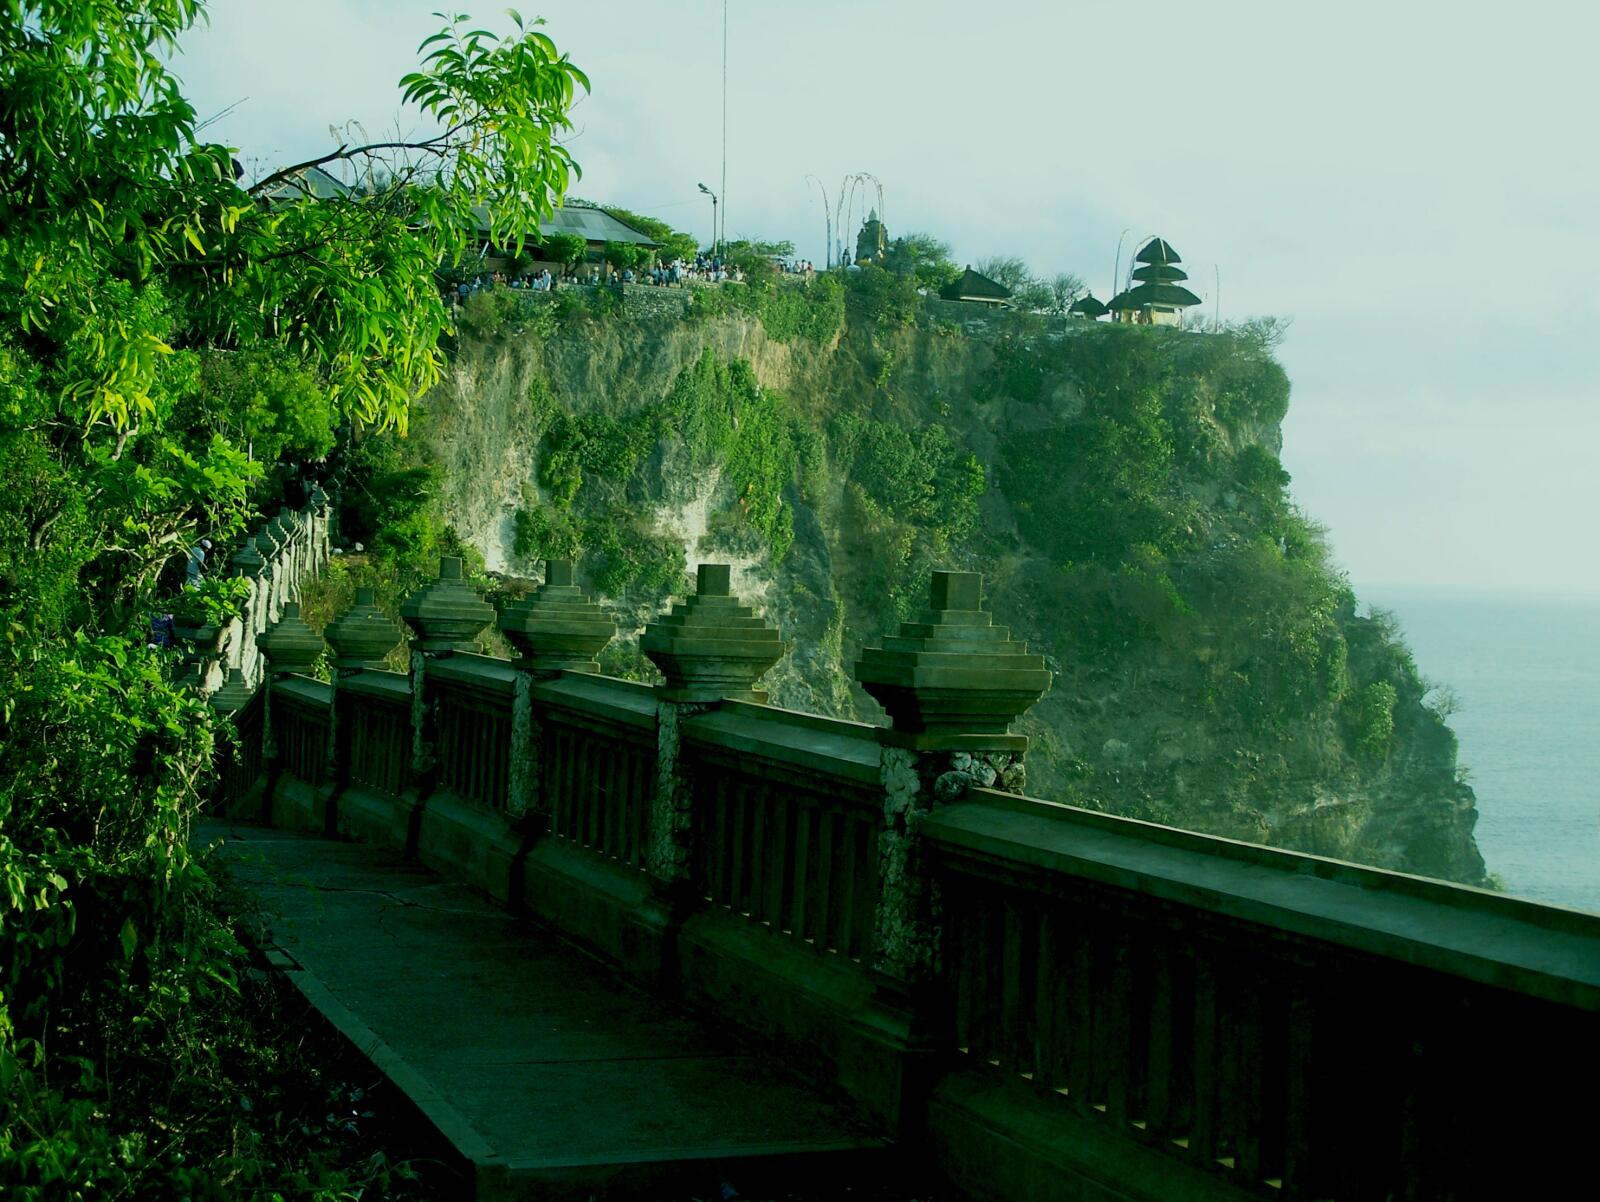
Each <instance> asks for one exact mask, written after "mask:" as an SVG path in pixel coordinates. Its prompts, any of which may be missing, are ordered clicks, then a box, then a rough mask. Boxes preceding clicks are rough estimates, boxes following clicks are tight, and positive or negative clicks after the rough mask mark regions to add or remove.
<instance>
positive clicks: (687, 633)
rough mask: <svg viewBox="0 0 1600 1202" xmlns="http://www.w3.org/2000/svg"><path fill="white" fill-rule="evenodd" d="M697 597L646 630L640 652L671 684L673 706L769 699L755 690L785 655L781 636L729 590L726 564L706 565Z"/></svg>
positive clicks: (666, 691)
mask: <svg viewBox="0 0 1600 1202" xmlns="http://www.w3.org/2000/svg"><path fill="white" fill-rule="evenodd" d="M697 576H698V579H697V588H696V591H695V595H694V596H693V597H690V598H689V599H688V600H687V601H684V602H680V603H679V604H677V605H675V606H673V608H672V612H671V613H670V614H667V615H666V616H664V617H661V618H658V619H657V620H656V621H654V622H651V623H650V624H649V625H648V626H646V627H645V631H644V634H643V636H642V637H641V638H640V639H639V649H640V650H641V651H643V652H644V653H645V654H646V655H647V656H649V657H650V660H651V662H653V663H654V664H655V665H656V667H658V668H660V669H661V674H662V675H663V676H665V677H666V678H667V682H666V684H665V685H664V686H661V688H660V690H659V691H660V694H661V695H662V697H664V698H665V699H666V700H669V701H717V700H719V699H722V698H730V699H734V700H739V701H760V702H764V701H766V699H767V695H766V693H764V692H762V691H760V690H758V689H756V688H755V683H756V681H758V680H759V679H761V677H762V676H764V675H765V674H766V672H767V670H768V669H769V668H771V667H772V665H773V664H775V663H777V662H778V660H779V659H780V658H782V656H783V653H784V651H785V647H784V645H783V642H782V641H781V640H780V639H779V638H778V632H777V630H776V629H774V628H773V627H772V626H770V625H768V624H767V623H766V622H765V621H763V620H762V618H761V617H759V616H758V615H757V614H756V612H755V611H754V610H752V609H751V608H750V607H749V606H747V605H743V604H741V603H740V602H739V599H738V598H737V597H735V596H733V595H732V592H731V590H730V588H729V569H728V565H727V564H725V563H703V564H701V565H700V570H699V572H698V574H697Z"/></svg>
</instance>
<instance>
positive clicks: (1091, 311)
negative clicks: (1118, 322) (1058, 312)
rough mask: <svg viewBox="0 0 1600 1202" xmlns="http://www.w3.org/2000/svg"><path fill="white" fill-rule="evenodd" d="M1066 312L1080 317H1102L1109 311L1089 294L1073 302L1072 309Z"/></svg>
mask: <svg viewBox="0 0 1600 1202" xmlns="http://www.w3.org/2000/svg"><path fill="white" fill-rule="evenodd" d="M1067 312H1068V313H1076V314H1078V316H1080V317H1104V316H1105V315H1106V314H1107V313H1109V312H1111V310H1110V309H1108V308H1106V307H1105V306H1104V305H1102V304H1101V303H1100V302H1099V301H1097V300H1095V298H1094V293H1092V292H1090V293H1088V294H1086V295H1084V296H1081V297H1079V298H1078V299H1077V300H1075V301H1073V302H1072V307H1071V308H1070V309H1068V310H1067Z"/></svg>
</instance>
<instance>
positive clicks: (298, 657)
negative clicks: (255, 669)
mask: <svg viewBox="0 0 1600 1202" xmlns="http://www.w3.org/2000/svg"><path fill="white" fill-rule="evenodd" d="M256 646H257V647H259V648H261V654H263V655H265V656H266V657H267V663H268V664H270V665H271V667H272V670H273V671H274V672H299V673H302V674H304V673H308V672H310V671H311V666H312V665H313V664H315V663H316V662H317V656H319V655H321V654H322V638H321V636H320V635H318V634H316V633H315V632H314V631H313V630H312V629H311V627H309V626H307V625H306V624H305V622H304V621H303V620H302V619H301V617H300V603H299V602H298V601H290V602H289V603H288V604H287V605H285V606H284V607H283V616H282V617H281V618H279V619H278V620H277V621H276V622H274V623H273V625H272V628H271V629H270V630H268V631H267V632H266V633H265V634H258V635H256Z"/></svg>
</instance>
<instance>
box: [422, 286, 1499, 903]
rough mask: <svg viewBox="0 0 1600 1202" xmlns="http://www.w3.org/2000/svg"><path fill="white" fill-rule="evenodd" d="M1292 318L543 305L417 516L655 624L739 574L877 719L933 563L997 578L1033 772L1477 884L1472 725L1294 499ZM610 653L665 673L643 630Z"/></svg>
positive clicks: (699, 297) (797, 302)
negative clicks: (1191, 322) (640, 643)
mask: <svg viewBox="0 0 1600 1202" xmlns="http://www.w3.org/2000/svg"><path fill="white" fill-rule="evenodd" d="M475 301H477V302H478V303H479V304H481V305H483V306H484V307H485V310H487V306H489V305H491V304H493V303H494V302H492V301H488V300H478V298H475ZM469 308H471V306H469ZM467 321H468V318H467V317H465V316H464V319H463V327H464V328H465V326H466V324H467ZM1281 331H1282V327H1281V325H1280V324H1279V323H1275V322H1271V321H1259V322H1250V323H1245V324H1243V325H1241V326H1238V327H1236V328H1232V329H1228V330H1224V331H1221V332H1218V333H1215V334H1210V333H1205V334H1202V333H1194V332H1187V331H1181V330H1173V329H1161V328H1135V327H1126V326H1112V325H1108V324H1104V323H1092V322H1083V321H1074V320H1067V319H1050V318H1044V317H1039V316H1034V315H1029V314H1018V313H1010V314H991V315H981V314H975V313H973V312H972V311H971V310H970V309H967V308H964V307H962V306H959V305H952V304H949V303H945V302H938V301H930V300H929V299H928V298H927V297H926V296H925V295H924V293H923V290H922V288H921V286H920V283H919V281H918V280H917V278H916V276H915V275H914V273H913V274H899V273H896V272H893V271H888V270H884V269H881V268H877V267H868V268H866V269H864V270H860V271H852V272H848V273H846V272H834V273H829V274H826V275H823V276H821V277H819V278H818V279H816V280H814V281H812V282H810V283H808V284H807V283H797V282H795V281H792V280H765V281H760V280H758V281H753V282H751V283H748V284H737V285H729V286H724V287H722V288H719V289H714V290H712V289H706V290H696V291H695V292H694V293H693V297H692V301H691V302H690V303H689V305H688V307H687V311H686V312H685V313H684V314H683V316H681V317H676V316H673V315H672V314H671V313H670V312H662V313H652V314H650V315H646V316H638V317H635V316H630V314H629V313H628V312H626V311H625V310H624V308H623V307H622V306H621V305H620V304H619V302H617V300H616V299H615V298H614V297H610V296H607V297H606V299H605V300H604V301H603V302H602V303H601V304H600V305H599V306H592V305H591V303H590V301H589V300H588V299H586V297H585V294H583V293H581V292H573V293H570V294H569V295H568V297H567V298H566V299H565V300H559V299H558V300H557V301H555V302H547V301H546V300H545V298H539V299H538V301H537V302H534V303H529V304H527V307H526V309H525V310H523V311H521V312H512V311H510V310H509V309H508V310H507V311H506V312H505V313H502V314H499V315H490V317H489V318H488V319H486V320H484V321H482V322H480V323H479V324H477V325H476V326H475V328H474V329H473V330H472V332H471V333H470V334H468V335H467V336H465V337H464V340H463V342H462V343H461V345H460V347H459V348H458V357H457V361H456V364H455V368H454V371H453V373H452V376H451V378H450V379H449V380H448V381H447V382H446V383H445V384H444V385H443V386H441V388H439V389H437V390H436V391H435V392H434V394H432V395H431V396H430V398H429V399H428V401H427V402H426V404H425V405H424V407H423V415H422V417H421V419H420V420H421V421H422V426H421V427H420V429H419V433H420V438H419V441H418V442H417V444H416V445H417V457H418V458H417V463H418V465H419V466H420V465H421V464H422V461H423V460H424V459H425V460H426V461H427V462H428V463H429V464H431V465H433V467H432V468H431V469H430V470H434V471H436V472H437V473H438V474H437V476H436V477H435V478H434V479H433V481H432V483H431V484H430V486H429V489H428V490H427V491H429V493H430V495H432V496H433V498H434V499H433V500H432V501H430V502H428V503H427V504H426V505H425V506H424V507H423V509H424V510H425V511H426V512H428V513H430V514H431V515H432V517H431V518H430V519H429V520H430V521H432V522H433V523H434V525H435V528H436V529H437V530H438V531H439V533H440V534H441V536H442V535H443V534H444V532H445V530H446V529H448V528H453V530H454V532H455V533H456V534H458V535H460V536H461V537H463V538H464V539H465V541H467V542H468V543H472V544H475V545H476V546H477V548H478V549H479V550H480V551H482V552H485V553H486V554H487V555H488V556H489V557H490V558H492V559H494V560H495V561H496V566H499V567H502V568H509V569H511V570H513V571H524V572H532V571H534V565H535V564H536V561H537V560H539V559H540V558H542V557H545V556H549V555H574V556H576V557H577V558H578V559H579V562H580V571H581V572H582V573H583V574H584V576H585V579H586V582H587V583H588V584H589V585H590V586H591V587H593V588H594V589H595V590H596V591H597V592H598V593H599V594H600V595H601V596H602V597H603V598H604V599H606V600H608V601H610V602H611V603H612V604H614V605H615V606H617V607H618V608H619V610H620V611H622V612H623V614H624V617H625V619H626V618H628V617H631V618H632V619H633V620H634V622H635V623H637V622H638V621H642V620H643V619H644V618H645V617H647V616H648V615H649V614H650V613H651V612H652V611H653V610H654V608H655V607H657V606H659V605H661V604H664V603H665V600H666V598H667V596H668V595H669V594H670V593H672V592H674V591H678V590H681V589H683V588H684V587H685V584H686V580H685V571H686V569H687V567H688V566H689V565H690V564H691V563H693V562H696V561H698V560H702V559H707V558H723V559H732V560H733V561H734V562H735V563H736V564H738V565H740V567H741V574H742V578H743V579H744V580H745V582H746V586H747V591H749V590H755V591H756V593H757V594H758V596H757V597H756V599H758V600H760V601H762V602H763V603H764V604H765V605H766V608H767V610H768V613H769V615H770V616H772V617H774V618H775V619H776V620H777V621H778V622H779V624H780V626H782V627H783V632H784V635H785V637H786V638H791V639H793V640H794V642H795V644H796V646H797V647H799V648H809V647H811V646H816V647H820V648H822V649H823V651H822V652H821V653H814V652H812V651H810V650H807V651H806V652H805V653H804V654H802V655H799V656H797V657H796V659H795V661H794V662H791V663H787V664H785V665H782V666H780V668H779V669H778V672H777V677H776V680H775V683H774V695H775V698H776V699H777V700H778V701H779V702H781V703H784V704H790V705H794V706H796V707H798V708H808V709H819V710H824V711H827V712H832V713H838V714H841V715H847V716H856V717H863V718H868V719H871V718H873V717H874V716H875V714H876V710H875V707H874V706H873V704H872V702H871V701H870V699H868V698H866V697H865V696H864V694H862V693H861V692H860V691H859V690H852V689H848V688H846V687H844V686H843V685H842V684H841V683H840V682H841V681H843V680H846V679H848V673H849V667H850V664H851V663H852V662H853V658H854V655H855V653H856V651H857V649H858V648H859V647H861V646H862V645H864V644H866V643H868V642H871V641H872V640H874V639H876V638H879V637H881V636H882V635H884V634H886V633H888V632H890V631H891V630H892V629H893V627H894V625H895V624H896V623H897V622H899V621H901V620H904V619H906V618H908V617H910V616H912V615H913V614H914V613H915V611H916V610H917V609H918V608H919V607H920V605H921V604H922V601H923V592H924V589H925V587H926V579H927V573H928V572H929V570H931V569H932V568H933V567H936V566H960V567H966V568H973V569H977V570H980V571H983V572H984V573H985V575H986V577H987V579H988V581H989V584H988V595H989V597H990V599H991V604H992V606H993V608H994V610H995V611H996V614H997V617H998V618H999V619H1000V620H1003V621H1006V622H1008V623H1010V624H1011V625H1013V626H1014V627H1016V628H1017V630H1018V632H1019V633H1020V634H1021V635H1023V636H1024V637H1026V638H1028V639H1029V640H1030V641H1032V642H1033V643H1034V645H1035V646H1037V647H1038V648H1039V649H1040V650H1042V651H1044V652H1045V653H1046V654H1047V655H1048V656H1049V657H1050V665H1051V667H1052V669H1053V670H1054V671H1055V672H1056V673H1057V681H1056V685H1055V688H1054V689H1053V690H1052V692H1051V694H1049V695H1048V696H1047V697H1046V698H1045V700H1044V701H1043V702H1042V703H1041V704H1040V705H1039V706H1038V707H1037V708H1036V709H1035V710H1034V712H1033V713H1032V714H1031V715H1030V716H1029V718H1028V719H1026V721H1025V728H1026V730H1027V732H1028V733H1029V734H1030V735H1032V736H1033V738H1034V750H1033V752H1032V754H1031V756H1030V779H1031V787H1032V790H1033V791H1034V792H1036V793H1038V794H1039V795H1041V796H1047V797H1052V798H1055V799H1058V800H1063V801H1071V802H1074V803H1076V804H1080V805H1086V806H1090V807H1092V808H1097V809H1105V810H1109V811H1113V812H1117V813H1123V814H1129V815H1134V816H1139V817H1145V818H1150V819H1155V820H1159V821H1164V822H1171V823H1174V824H1177V825H1183V826H1188V827H1191V828H1195V829H1201V830H1207V831H1212V832H1216V833H1223V834H1228V835H1231V836H1235V837H1241V838H1247V839H1252V840H1257V841H1262V842H1271V843H1277V844H1281V845H1286V846H1291V847H1298V848H1301V849H1305V850H1311V851H1317V852H1321V853H1325V854H1333V855H1339V856H1343V857H1347V858H1353V859H1358V860H1363V861H1366V862H1370V863H1376V864H1380V865H1384V866H1389V867H1397V868H1404V869H1409V870H1413V871H1421V872H1426V873H1432V874H1435V875H1441V876H1446V877H1450V878H1454V879H1460V880H1468V881H1472V882H1475V883H1476V882H1481V881H1482V880H1483V879H1484V877H1483V866H1482V861H1481V859H1480V858H1479V857H1478V854H1477V851H1476V849H1475V847H1474V845H1473V843H1472V839H1471V827H1472V822H1473V817H1474V813H1473V808H1472V795H1471V791H1470V789H1467V788H1466V787H1465V785H1463V784H1462V783H1461V782H1460V781H1459V780H1458V779H1457V773H1456V770H1455V744H1454V738H1453V736H1452V735H1451V734H1450V732H1449V730H1448V728H1447V727H1446V726H1445V725H1444V724H1443V722H1442V720H1441V719H1440V718H1439V717H1438V716H1437V715H1436V714H1434V713H1433V712H1431V711H1430V710H1429V709H1427V708H1426V706H1425V705H1424V700H1425V698H1426V695H1427V693H1428V686H1427V684H1426V682H1425V681H1424V680H1423V678H1422V677H1421V675H1420V674H1419V672H1418V671H1417V668H1416V666H1415V664H1414V663H1413V661H1412V659H1411V656H1410V654H1409V652H1408V651H1407V650H1406V649H1405V647H1404V646H1403V645H1402V644H1401V643H1400V642H1399V640H1398V639H1397V638H1396V636H1395V634H1394V632H1393V630H1392V629H1391V628H1389V626H1388V625H1387V624H1386V623H1385V622H1384V621H1383V620H1382V619H1381V618H1374V617H1369V616H1363V614H1362V612H1361V609H1360V606H1359V603H1358V600H1357V598H1356V597H1355V596H1354V594H1353V593H1352V591H1351V589H1350V588H1349V586H1348V584H1347V582H1346V581H1345V579H1344V578H1343V576H1342V574H1341V573H1340V572H1339V571H1338V569H1337V567H1336V566H1335V565H1334V564H1333V563H1332V562H1331V561H1330V559H1329V557H1328V553H1327V548H1326V545H1325V543H1324V541H1323V539H1322V537H1321V534H1320V531H1319V530H1318V529H1317V528H1316V526H1315V525H1314V523H1312V522H1311V521H1310V520H1309V519H1307V518H1306V516H1305V515H1304V514H1302V513H1301V512H1300V511H1299V509H1298V508H1297V507H1296V506H1295V504H1294V503H1293V500H1292V497H1291V495H1290V492H1289V477H1288V474H1287V473H1286V472H1285V471H1284V470H1283V468H1282V466H1281V464H1280V463H1279V461H1278V454H1277V451H1278V446H1279V438H1280V434H1279V425H1280V422H1281V421H1282V418H1283V416H1284V414H1285V412H1286V411H1287V407H1288V403H1289V392H1290V388H1289V381H1288V379H1287V377H1286V375H1285V373H1284V371H1283V369H1282V367H1281V366H1280V365H1279V363H1278V362H1277V360H1276V358H1275V357H1274V355H1273V346H1274V344H1275V342H1276V340H1277V338H1278V337H1280V336H1281ZM487 430H492V431H493V440H494V442H495V444H496V446H497V447H501V448H502V453H501V454H499V455H498V456H496V455H492V454H489V453H487V451H488V448H487V446H485V445H482V444H481V443H480V442H479V441H478V440H480V439H482V438H484V437H485V434H484V431H487ZM507 446H509V447H510V448H511V449H510V452H509V453H504V448H505V447H507ZM506 506H510V507H511V508H512V510H513V516H512V517H511V518H510V519H508V528H506V529H502V528H501V527H500V526H499V525H498V523H499V522H500V521H501V519H500V518H499V517H498V516H497V515H500V514H502V513H504V512H505V508H504V507H506ZM480 514H487V515H489V516H488V517H480V516H477V515H480ZM624 625H625V626H626V625H628V622H627V621H626V620H625V622H624ZM609 664H610V666H611V667H612V668H613V670H633V671H638V672H641V673H644V674H648V672H649V669H648V666H647V665H644V664H642V663H641V662H639V661H638V660H637V658H636V657H634V656H632V655H630V654H629V652H628V650H627V647H626V643H625V642H624V644H623V646H622V647H620V648H619V649H617V650H614V651H613V653H612V658H611V660H610V661H609Z"/></svg>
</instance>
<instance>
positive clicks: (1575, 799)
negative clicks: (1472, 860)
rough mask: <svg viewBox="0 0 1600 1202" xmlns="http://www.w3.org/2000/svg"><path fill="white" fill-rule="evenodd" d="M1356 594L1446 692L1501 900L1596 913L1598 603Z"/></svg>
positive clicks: (1599, 873)
mask: <svg viewBox="0 0 1600 1202" xmlns="http://www.w3.org/2000/svg"><path fill="white" fill-rule="evenodd" d="M1357 595H1358V596H1359V597H1360V598H1361V599H1362V600H1363V601H1364V602H1367V603H1369V604H1372V605H1376V606H1379V607H1381V608H1383V609H1388V610H1391V611H1393V612H1394V613H1395V615H1396V616H1397V617H1398V618H1399V619H1400V626H1401V629H1402V630H1403V632H1404V634H1405V638H1406V642H1407V643H1408V644H1409V645H1410V646H1411V649H1412V651H1413V652H1414V653H1415V655H1416V660H1417V667H1418V669H1419V670H1420V671H1421V672H1422V675H1423V677H1424V678H1425V679H1427V680H1428V681H1430V682H1432V683H1435V684H1441V685H1449V686H1450V687H1451V688H1453V689H1454V690H1455V693H1456V696H1457V698H1458V699H1459V701H1460V709H1459V710H1457V712H1456V713H1455V714H1453V715H1452V716H1451V717H1450V719H1449V723H1450V725H1451V727H1452V728H1454V730H1455V732H1456V735H1457V737H1458V738H1459V740H1460V745H1461V751H1460V762H1461V763H1462V764H1464V765H1466V767H1467V769H1468V777H1467V780H1468V783H1469V784H1471V786H1472V788H1473V790H1474V791H1475V792H1476V793H1477V795H1478V815H1479V817H1478V828H1477V837H1478V847H1479V849H1480V850H1481V851H1482V852H1483V858H1484V860H1485V861H1487V863H1488V866H1489V870H1490V871H1491V872H1494V873H1498V874H1499V876H1500V878H1501V879H1502V880H1503V881H1504V882H1505V887H1506V890H1507V891H1508V892H1510V893H1516V894H1520V895H1521V896H1523V897H1529V898H1533V899H1535V900H1537V901H1543V902H1555V903H1558V904H1560V905H1567V906H1576V907H1578V908H1580V909H1584V910H1591V911H1594V912H1596V913H1600V599H1592V598H1589V599H1583V600H1566V599H1557V598H1551V599H1510V598H1505V597H1500V598H1490V597H1477V596H1472V595H1470V594H1469V595H1462V594H1453V595H1452V594H1444V593H1430V592H1411V591H1403V590H1396V589H1381V588H1379V589H1370V590H1362V589H1359V588H1358V589H1357Z"/></svg>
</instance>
